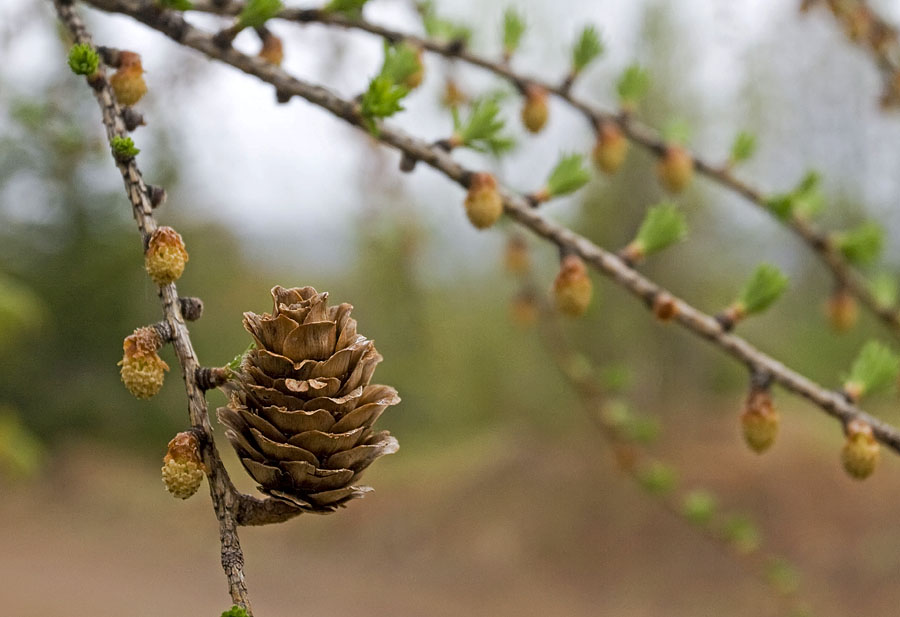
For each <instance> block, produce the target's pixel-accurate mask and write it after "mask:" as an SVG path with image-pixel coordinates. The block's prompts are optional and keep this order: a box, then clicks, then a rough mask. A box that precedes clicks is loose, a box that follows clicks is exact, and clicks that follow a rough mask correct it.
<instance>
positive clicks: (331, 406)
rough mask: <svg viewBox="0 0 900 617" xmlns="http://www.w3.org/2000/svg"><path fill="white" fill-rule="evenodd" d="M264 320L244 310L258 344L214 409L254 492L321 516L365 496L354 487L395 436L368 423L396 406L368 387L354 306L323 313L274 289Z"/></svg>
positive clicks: (391, 447)
mask: <svg viewBox="0 0 900 617" xmlns="http://www.w3.org/2000/svg"><path fill="white" fill-rule="evenodd" d="M272 296H273V298H274V300H275V308H274V310H273V312H272V314H271V315H270V314H268V313H264V314H263V315H257V314H255V313H244V328H246V329H247V331H248V332H250V334H251V335H252V336H253V338H254V340H255V341H256V348H255V349H252V350H251V351H249V352H247V353H246V354H245V355H244V358H243V361H242V363H241V368H240V372H239V374H238V375H237V377H236V379H235V380H234V381H233V382H231V386H230V387H231V389H232V395H231V402H230V403H229V404H228V405H227V406H225V407H221V408H219V410H218V417H219V420H220V421H221V422H222V423H223V424H224V425H225V426H226V427H227V428H228V430H227V431H226V435H227V436H228V439H229V441H231V444H232V445H233V446H234V448H235V450H236V451H237V453H238V457H239V458H240V459H241V462H242V463H243V464H244V467H245V468H246V469H247V472H248V473H249V474H250V475H251V476H252V477H253V478H254V479H255V480H256V481H257V482H259V484H260V490H262V491H263V492H265V493H268V494H269V495H271V496H273V497H278V498H281V499H285V500H287V501H290V502H292V503H294V504H296V505H297V506H299V507H301V508H303V509H304V510H307V511H310V512H318V513H327V512H332V511H334V510H335V509H336V508H337V507H338V506H342V505H344V504H345V503H346V502H348V501H349V500H351V499H353V498H355V497H360V496H362V495H363V494H364V493H366V492H368V491H369V490H371V489H370V488H369V487H366V486H357V485H356V482H357V481H358V480H359V477H360V476H361V475H362V473H363V471H364V470H365V469H366V468H367V467H368V466H369V465H370V464H371V463H372V462H373V461H375V459H377V458H379V457H381V456H383V455H385V454H391V453H393V452H396V451H397V448H398V444H397V440H396V439H394V438H393V437H392V436H391V435H390V433H388V432H387V431H375V430H374V429H373V428H372V425H373V424H374V423H375V420H377V419H378V417H379V416H380V415H381V414H382V412H383V411H384V410H385V409H386V408H387V407H389V406H391V405H396V404H397V403H399V402H400V397H398V396H397V391H396V390H395V389H394V388H391V387H390V386H382V385H372V384H370V383H369V381H370V380H371V378H372V373H373V372H374V371H375V365H377V364H378V363H379V362H381V360H382V357H381V355H380V354H379V353H378V352H377V351H376V350H375V345H374V343H373V342H372V341H370V340H368V339H366V337H364V336H361V335H359V334H357V332H356V320H355V319H352V318H351V317H350V311H351V310H352V308H353V307H352V306H350V305H349V304H346V303H345V304H339V305H338V306H332V307H329V306H328V303H327V298H328V294H327V293H317V292H316V290H315V289H313V288H312V287H301V288H295V289H285V288H283V287H275V288H273V289H272Z"/></svg>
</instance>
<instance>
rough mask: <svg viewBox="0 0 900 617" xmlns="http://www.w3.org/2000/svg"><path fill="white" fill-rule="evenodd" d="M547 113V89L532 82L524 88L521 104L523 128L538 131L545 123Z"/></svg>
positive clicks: (533, 131) (532, 131)
mask: <svg viewBox="0 0 900 617" xmlns="http://www.w3.org/2000/svg"><path fill="white" fill-rule="evenodd" d="M549 115H550V108H549V106H548V104H547V91H546V90H544V89H543V88H541V87H540V86H537V85H534V84H531V85H529V86H528V87H527V88H525V103H524V105H523V106H522V124H524V125H525V128H526V129H528V130H529V131H530V132H531V133H539V132H540V131H541V129H543V128H544V125H545V124H547V118H548V116H549Z"/></svg>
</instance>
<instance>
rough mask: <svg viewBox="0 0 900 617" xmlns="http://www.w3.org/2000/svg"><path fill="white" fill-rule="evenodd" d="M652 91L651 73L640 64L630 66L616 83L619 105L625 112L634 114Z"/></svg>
mask: <svg viewBox="0 0 900 617" xmlns="http://www.w3.org/2000/svg"><path fill="white" fill-rule="evenodd" d="M649 89H650V73H648V72H647V69H645V68H643V67H641V65H639V64H632V65H630V66H628V67H627V68H626V69H625V70H624V71H623V72H622V75H621V77H619V81H618V82H617V83H616V92H618V94H619V105H620V106H621V107H622V110H623V111H626V112H629V113H630V112H633V111H634V110H635V108H636V107H637V105H638V103H640V102H641V99H642V98H644V97H645V96H646V95H647V91H648V90H649Z"/></svg>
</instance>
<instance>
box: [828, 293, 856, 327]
mask: <svg viewBox="0 0 900 617" xmlns="http://www.w3.org/2000/svg"><path fill="white" fill-rule="evenodd" d="M825 315H826V317H827V318H828V323H829V325H830V326H831V327H832V328H833V329H834V330H835V331H837V332H846V331H847V330H850V329H852V328H853V326H855V325H856V320H857V319H858V318H859V305H858V304H857V303H856V298H854V297H853V294H851V293H850V292H849V291H848V290H847V289H844V288H841V289H837V290H835V292H834V293H833V294H831V297H829V298H828V301H827V302H826V303H825Z"/></svg>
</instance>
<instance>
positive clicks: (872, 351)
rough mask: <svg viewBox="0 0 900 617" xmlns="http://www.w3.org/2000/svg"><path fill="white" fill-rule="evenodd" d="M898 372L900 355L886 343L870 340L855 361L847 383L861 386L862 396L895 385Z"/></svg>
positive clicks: (899, 370) (899, 371)
mask: <svg viewBox="0 0 900 617" xmlns="http://www.w3.org/2000/svg"><path fill="white" fill-rule="evenodd" d="M898 373H900V357H898V356H897V355H896V354H895V353H894V352H893V351H892V350H891V349H890V348H889V347H887V346H886V345H884V344H882V343H880V342H878V341H869V342H868V343H866V344H865V345H864V346H863V348H862V350H861V351H860V352H859V355H858V356H857V357H856V360H855V361H854V362H853V366H852V367H851V369H850V375H849V377H847V379H846V380H845V383H847V384H855V385H857V386H859V387H861V391H860V393H859V394H860V396H862V395H864V394H872V393H873V392H876V391H878V390H881V389H884V388H887V387H888V386H891V385H893V383H894V382H895V381H896V380H897V375H898Z"/></svg>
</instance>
